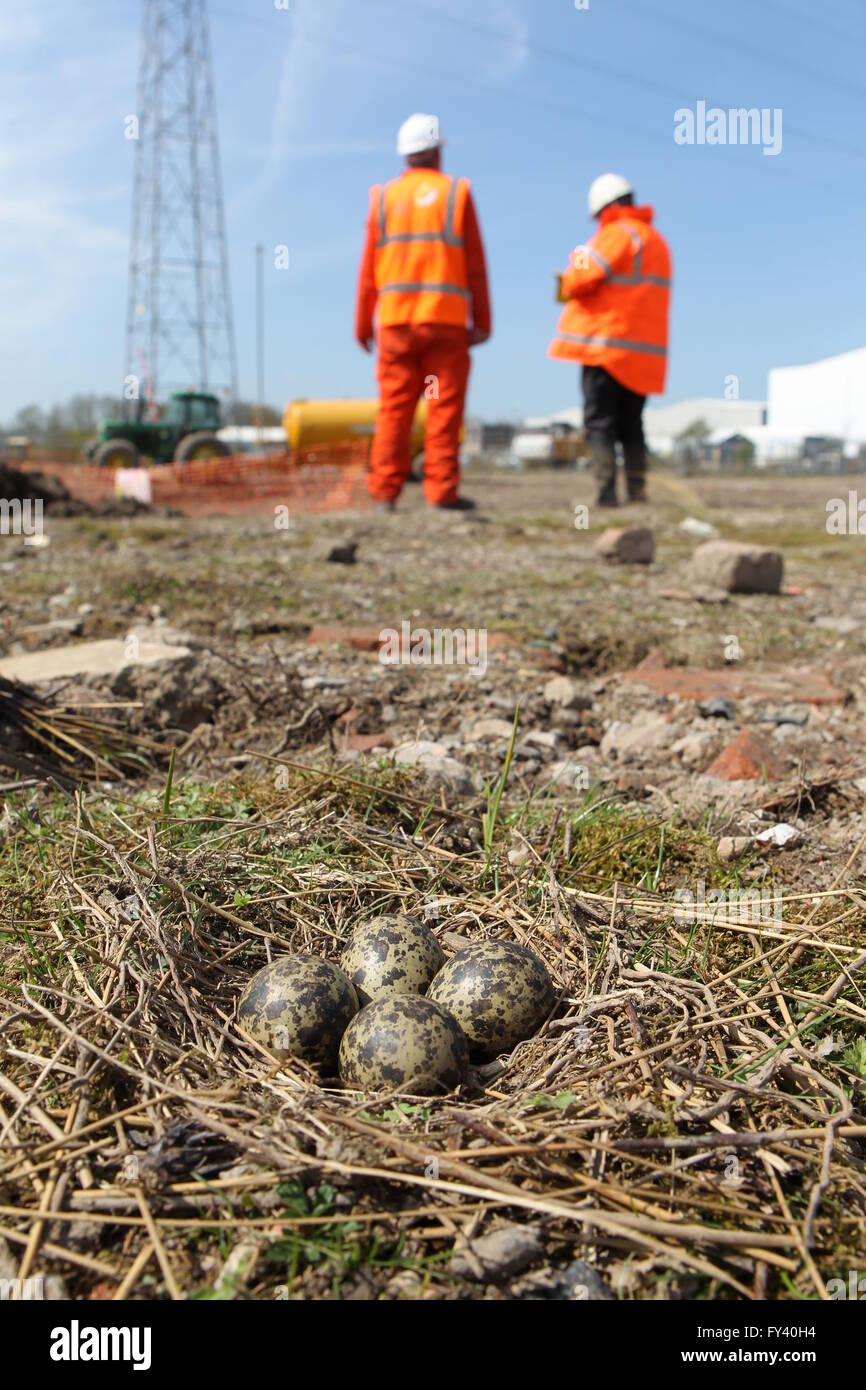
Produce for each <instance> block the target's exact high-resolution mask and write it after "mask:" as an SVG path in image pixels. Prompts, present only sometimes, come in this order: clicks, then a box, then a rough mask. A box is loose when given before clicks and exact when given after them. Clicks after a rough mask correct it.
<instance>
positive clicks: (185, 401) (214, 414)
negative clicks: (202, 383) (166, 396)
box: [162, 391, 220, 437]
mask: <svg viewBox="0 0 866 1390" xmlns="http://www.w3.org/2000/svg"><path fill="white" fill-rule="evenodd" d="M162 423H164V424H166V425H169V426H170V427H171V428H173V429H178V430H180V434H181V437H182V436H183V435H185V434H192V433H194V432H195V431H197V430H209V431H212V432H213V433H216V431H217V430H218V429H219V428H220V407H219V401H218V400H217V398H216V396H211V395H207V394H206V393H204V392H199V391H175V393H174V395H173V396H172V398H171V400H170V401H169V403H168V409H167V410H166V412H165V416H164V419H163V421H162Z"/></svg>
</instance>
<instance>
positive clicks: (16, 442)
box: [0, 434, 31, 463]
mask: <svg viewBox="0 0 866 1390" xmlns="http://www.w3.org/2000/svg"><path fill="white" fill-rule="evenodd" d="M30 443H31V441H30V438H29V436H28V435H26V434H7V436H6V438H5V440H4V441H3V445H2V448H0V457H3V458H5V459H7V460H9V461H12V462H15V463H23V462H24V460H25V459H26V458H27V455H28V454H29V452H30Z"/></svg>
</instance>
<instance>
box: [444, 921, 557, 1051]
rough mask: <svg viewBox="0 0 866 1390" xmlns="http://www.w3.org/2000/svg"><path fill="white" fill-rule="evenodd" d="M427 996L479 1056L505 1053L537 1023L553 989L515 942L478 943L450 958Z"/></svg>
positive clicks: (537, 963)
mask: <svg viewBox="0 0 866 1390" xmlns="http://www.w3.org/2000/svg"><path fill="white" fill-rule="evenodd" d="M429 997H430V998H431V999H435V1001H436V1003H437V1004H441V1005H442V1006H443V1007H444V1008H446V1009H447V1010H448V1012H449V1013H451V1014H453V1015H454V1017H455V1018H456V1019H457V1022H458V1023H459V1024H460V1027H461V1028H462V1029H463V1031H464V1033H465V1034H466V1036H467V1038H468V1039H469V1049H470V1051H471V1053H472V1055H473V1057H477V1058H478V1059H479V1060H484V1059H489V1058H492V1057H496V1056H497V1055H498V1054H499V1053H500V1052H508V1051H510V1049H511V1048H512V1047H514V1046H515V1044H516V1043H519V1042H521V1041H522V1039H523V1038H528V1037H531V1035H532V1034H533V1033H534V1032H535V1030H536V1029H537V1028H540V1027H541V1024H542V1023H543V1022H544V1020H545V1018H546V1017H547V1015H548V1013H549V1012H550V1010H551V1008H552V1007H553V1002H554V999H555V998H556V993H555V991H554V988H553V985H552V983H551V980H550V976H549V975H548V973H547V970H546V968H545V966H544V962H543V961H541V960H539V958H538V956H536V955H535V954H534V953H533V952H532V951H529V950H527V948H526V947H525V946H518V945H517V944H516V942H513V941H478V942H476V943H475V944H474V945H472V946H466V947H464V948H463V950H462V951H458V952H457V954H456V955H454V956H452V957H451V959H450V960H449V961H448V963H447V965H445V966H443V968H442V969H441V970H440V971H439V974H438V975H437V976H436V979H435V980H434V981H433V983H432V985H431V986H430V993H429Z"/></svg>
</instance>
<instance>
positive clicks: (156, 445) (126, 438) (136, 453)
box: [86, 391, 229, 468]
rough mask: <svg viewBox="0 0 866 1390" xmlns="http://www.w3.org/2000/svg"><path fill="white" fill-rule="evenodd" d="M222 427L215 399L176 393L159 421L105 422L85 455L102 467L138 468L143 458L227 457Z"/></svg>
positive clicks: (203, 394)
mask: <svg viewBox="0 0 866 1390" xmlns="http://www.w3.org/2000/svg"><path fill="white" fill-rule="evenodd" d="M219 428H220V407H219V401H218V399H217V397H216V396H211V395H209V394H207V393H206V392H202V391H175V393H174V394H173V395H172V397H171V400H170V401H169V404H168V409H167V410H166V412H165V415H164V417H163V418H162V419H160V420H104V421H103V422H102V424H101V425H100V427H99V434H98V436H97V437H96V439H94V440H92V441H91V443H90V444H89V445H88V446H87V449H86V454H87V457H88V458H89V459H91V460H92V461H93V462H94V463H95V464H98V465H99V466H100V467H102V468H138V467H139V466H140V463H141V459H142V457H144V458H150V459H153V461H154V462H155V463H171V462H172V460H173V461H174V462H175V463H188V462H189V461H190V460H192V459H205V458H215V457H221V458H224V457H225V456H226V455H227V454H228V453H229V450H228V448H227V447H226V445H225V444H224V443H223V441H222V440H221V439H219V438H217V431H218V429H219Z"/></svg>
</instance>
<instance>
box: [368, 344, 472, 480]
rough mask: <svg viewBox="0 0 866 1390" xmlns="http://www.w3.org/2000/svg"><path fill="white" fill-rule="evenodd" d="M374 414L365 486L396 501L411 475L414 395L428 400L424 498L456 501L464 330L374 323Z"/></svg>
mask: <svg viewBox="0 0 866 1390" xmlns="http://www.w3.org/2000/svg"><path fill="white" fill-rule="evenodd" d="M377 377H378V381H379V414H378V416H377V419H376V433H375V436H374V438H373V447H372V450H371V453H370V471H369V474H368V477H367V488H368V491H369V493H370V496H371V497H375V498H376V500H377V502H393V501H394V499H395V498H396V497H398V496H399V494H400V492H401V491H402V488H403V484H404V483H405V481H406V479H407V478H408V476H409V470H410V467H411V459H410V455H409V435H410V432H411V429H412V420H413V417H414V415H415V408H416V406H417V404H418V400H419V398H420V397H421V396H422V395H423V396H424V397H425V399H426V401H427V436H426V443H425V450H424V496H425V497H426V498H427V501H428V502H429V503H431V505H436V504H438V503H441V502H453V501H455V499H456V497H457V491H458V487H459V483H460V462H459V458H458V449H459V439H460V425H461V423H462V420H463V407H464V405H465V403H466V388H467V385H468V383H469V335H468V333H467V331H466V329H465V328H462V327H459V326H458V325H456V324H455V325H452V324H442V323H399V324H390V325H388V326H386V327H384V328H380V329H379V362H378V367H377Z"/></svg>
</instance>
